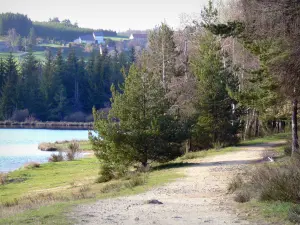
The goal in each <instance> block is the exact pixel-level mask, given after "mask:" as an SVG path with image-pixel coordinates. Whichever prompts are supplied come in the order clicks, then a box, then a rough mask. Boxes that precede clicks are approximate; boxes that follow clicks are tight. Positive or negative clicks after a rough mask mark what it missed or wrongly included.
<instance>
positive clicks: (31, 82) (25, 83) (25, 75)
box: [20, 50, 40, 114]
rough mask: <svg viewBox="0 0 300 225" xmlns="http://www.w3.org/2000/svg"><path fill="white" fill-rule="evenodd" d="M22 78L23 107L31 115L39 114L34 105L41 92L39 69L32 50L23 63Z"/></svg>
mask: <svg viewBox="0 0 300 225" xmlns="http://www.w3.org/2000/svg"><path fill="white" fill-rule="evenodd" d="M21 76H22V81H21V89H22V90H21V93H22V96H21V99H20V101H21V102H22V105H23V107H24V108H26V109H28V110H29V112H30V113H33V112H35V113H37V114H38V113H39V112H36V111H35V110H34V108H35V107H34V104H36V102H35V101H34V99H35V98H36V96H37V92H39V91H40V90H39V89H40V82H39V81H40V80H39V67H38V62H37V60H36V59H35V57H34V55H33V53H32V51H31V50H29V52H28V54H27V55H26V56H25V58H24V61H23V63H22V72H21Z"/></svg>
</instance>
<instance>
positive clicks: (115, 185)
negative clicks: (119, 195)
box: [100, 181, 123, 193]
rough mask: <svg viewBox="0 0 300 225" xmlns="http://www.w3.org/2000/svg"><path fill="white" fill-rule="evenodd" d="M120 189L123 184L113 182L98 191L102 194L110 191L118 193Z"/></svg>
mask: <svg viewBox="0 0 300 225" xmlns="http://www.w3.org/2000/svg"><path fill="white" fill-rule="evenodd" d="M122 187H123V183H122V182H120V181H117V182H113V183H110V184H106V185H104V186H103V187H102V188H101V190H100V191H101V192H102V193H109V192H112V191H120V190H121V189H122Z"/></svg>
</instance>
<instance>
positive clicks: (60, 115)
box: [51, 85, 68, 121]
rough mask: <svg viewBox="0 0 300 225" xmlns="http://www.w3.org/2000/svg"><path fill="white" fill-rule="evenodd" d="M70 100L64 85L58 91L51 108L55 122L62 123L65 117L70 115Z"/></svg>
mask: <svg viewBox="0 0 300 225" xmlns="http://www.w3.org/2000/svg"><path fill="white" fill-rule="evenodd" d="M67 110H68V100H67V93H66V89H65V88H64V86H63V85H60V87H59V88H58V89H57V92H56V94H55V96H54V104H53V106H52V108H51V117H52V118H53V119H54V120H58V121H62V120H63V119H64V117H65V116H66V115H67V114H68V111H67Z"/></svg>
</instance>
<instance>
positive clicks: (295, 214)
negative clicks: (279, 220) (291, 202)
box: [288, 205, 300, 224]
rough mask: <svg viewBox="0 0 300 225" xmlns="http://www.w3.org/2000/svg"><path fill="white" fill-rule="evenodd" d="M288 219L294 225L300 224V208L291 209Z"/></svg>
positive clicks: (297, 206)
mask: <svg viewBox="0 0 300 225" xmlns="http://www.w3.org/2000/svg"><path fill="white" fill-rule="evenodd" d="M288 219H289V221H290V222H292V223H296V224H299V223H300V206H299V205H296V206H293V207H291V208H290V210H289V213H288Z"/></svg>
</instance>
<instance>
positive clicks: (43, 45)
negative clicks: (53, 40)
mask: <svg viewBox="0 0 300 225" xmlns="http://www.w3.org/2000/svg"><path fill="white" fill-rule="evenodd" d="M38 46H41V47H50V48H63V47H64V46H62V45H59V44H39V45H38Z"/></svg>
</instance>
